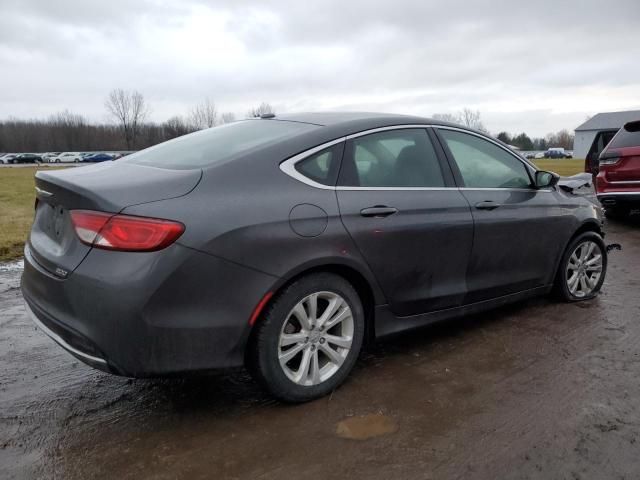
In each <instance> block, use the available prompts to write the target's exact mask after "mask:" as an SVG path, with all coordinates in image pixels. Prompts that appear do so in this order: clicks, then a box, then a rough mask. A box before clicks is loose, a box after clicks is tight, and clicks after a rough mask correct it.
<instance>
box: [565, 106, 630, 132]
mask: <svg viewBox="0 0 640 480" xmlns="http://www.w3.org/2000/svg"><path fill="white" fill-rule="evenodd" d="M634 120H640V110H629V111H627V112H604V113H598V114H597V115H594V116H593V117H591V118H590V119H589V120H587V121H586V122H584V123H583V124H582V125H580V126H579V127H577V128H576V132H579V131H584V130H617V129H619V128H621V127H622V126H623V125H624V124H625V123H627V122H632V121H634Z"/></svg>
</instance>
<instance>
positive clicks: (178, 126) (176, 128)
mask: <svg viewBox="0 0 640 480" xmlns="http://www.w3.org/2000/svg"><path fill="white" fill-rule="evenodd" d="M193 131H194V126H193V125H191V124H189V123H188V122H186V121H185V119H184V118H182V117H181V116H179V115H175V116H173V117H171V118H169V119H168V120H167V121H165V122H164V123H163V124H162V132H163V137H164V139H165V140H169V139H171V138H176V137H181V136H182V135H186V134H187V133H191V132H193Z"/></svg>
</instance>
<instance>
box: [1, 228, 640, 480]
mask: <svg viewBox="0 0 640 480" xmlns="http://www.w3.org/2000/svg"><path fill="white" fill-rule="evenodd" d="M606 240H607V242H609V243H610V242H618V243H621V244H622V245H623V251H622V252H614V253H612V254H611V256H610V264H609V273H608V276H607V280H606V283H605V285H604V287H603V292H602V294H601V295H600V296H599V297H598V298H597V299H595V300H593V301H590V302H585V303H578V304H572V305H569V304H560V303H555V302H553V301H551V300H549V299H545V298H542V299H538V300H533V301H529V302H526V303H521V304H518V305H515V306H511V307H508V308H503V309H501V310H498V311H494V312H490V313H487V314H484V315H478V316H473V317H468V318H464V319H461V320H458V321H452V322H448V323H446V324H441V325H438V326H435V327H431V328H427V329H424V330H421V331H419V332H418V333H411V334H408V335H405V336H402V337H397V338H394V339H392V340H388V341H385V342H384V343H381V344H378V345H376V346H374V347H372V348H371V349H370V350H369V351H368V352H366V353H365V354H364V355H363V356H362V358H361V360H360V362H359V363H358V365H357V368H356V369H355V371H354V372H353V374H352V375H351V377H350V379H349V380H348V381H347V383H346V384H345V385H344V386H343V387H342V388H340V389H339V390H338V391H336V392H335V393H334V394H333V395H332V396H330V397H327V398H324V399H321V400H318V401H316V402H313V403H309V404H305V405H300V406H286V405H281V404H278V403H277V402H275V401H273V400H271V399H270V398H269V397H267V396H266V395H265V394H263V393H262V392H261V391H260V390H259V389H258V388H257V387H256V386H255V385H254V384H253V382H252V381H251V379H250V378H249V377H248V376H247V375H245V374H244V373H238V372H236V373H233V374H230V373H227V374H220V375H217V376H214V377H201V378H192V379H186V380H179V379H176V380H162V381H158V380H155V381H153V380H130V379H126V378H119V377H115V376H110V375H108V374H104V373H100V372H97V371H94V370H92V369H91V368H89V367H87V366H85V365H83V364H81V363H79V362H78V361H76V360H74V359H73V358H72V357H71V356H69V355H68V354H67V353H66V352H64V351H63V350H62V349H61V348H59V347H58V346H57V345H55V344H54V343H53V342H52V341H51V340H49V339H48V338H47V337H46V336H45V335H44V334H43V333H41V332H39V331H37V330H36V329H35V328H34V326H33V325H32V324H31V323H30V321H29V320H28V319H27V317H26V315H25V311H24V308H23V306H22V299H21V296H20V291H19V289H18V282H19V275H20V267H19V265H15V264H13V265H9V266H6V265H5V266H3V267H0V327H1V329H0V477H2V478H29V479H31V478H61V479H62V478H64V479H87V478H118V479H129V478H131V479H136V480H139V479H145V478H154V479H176V478H189V479H200V478H214V479H226V478H251V479H255V478H260V479H271V478H278V479H283V478H284V479H307V478H337V477H341V478H367V479H389V478H394V479H404V478H410V479H414V478H416V479H429V478H434V479H443V478H447V479H450V478H465V479H467V478H492V479H493V478H501V479H502V478H544V479H556V478H558V479H560V478H562V479H564V478H566V479H610V478H629V479H635V478H639V477H640V400H639V399H640V382H639V379H640V216H636V217H635V218H631V219H630V220H628V221H625V222H624V223H620V222H610V223H609V225H608V235H607V239H606Z"/></svg>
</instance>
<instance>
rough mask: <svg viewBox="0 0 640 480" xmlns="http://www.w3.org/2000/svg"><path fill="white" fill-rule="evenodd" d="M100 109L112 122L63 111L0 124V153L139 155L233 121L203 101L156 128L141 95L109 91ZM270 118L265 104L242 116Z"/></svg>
mask: <svg viewBox="0 0 640 480" xmlns="http://www.w3.org/2000/svg"><path fill="white" fill-rule="evenodd" d="M105 109H106V111H107V113H108V114H109V116H110V117H111V118H112V119H113V120H114V122H113V123H93V122H90V121H89V120H88V119H87V118H86V117H84V116H83V115H79V114H77V113H73V112H70V111H68V110H65V111H63V112H59V113H56V114H54V115H51V116H49V117H48V118H47V119H45V120H18V119H9V120H3V121H0V152H12V153H19V152H65V151H78V152H82V151H97V150H104V151H125V150H139V149H142V148H146V147H150V146H152V145H155V144H157V143H161V142H164V141H166V140H171V139H172V138H176V137H179V136H181V135H185V134H187V133H191V132H195V131H197V130H202V129H204V128H209V127H213V126H216V125H221V124H224V123H229V122H233V121H235V120H236V117H235V115H234V114H233V113H231V112H222V113H219V112H218V109H217V107H216V105H215V103H214V102H213V101H212V100H210V99H209V98H205V99H204V100H203V101H202V102H200V103H198V104H197V105H195V106H194V107H193V108H192V109H191V110H190V111H188V112H187V113H186V114H185V115H174V116H172V117H171V118H168V119H167V120H166V121H164V122H162V123H156V122H151V121H149V120H148V116H149V113H150V111H151V108H150V105H149V103H148V102H147V101H146V99H145V98H144V96H143V95H142V94H141V93H140V92H138V91H135V90H132V91H127V90H122V89H115V90H112V91H111V92H110V93H109V95H108V96H107V98H106V100H105ZM265 113H275V111H274V109H273V107H272V106H271V105H269V104H268V103H264V102H263V103H262V104H260V105H258V106H257V107H254V108H251V109H250V110H248V111H247V114H246V116H247V117H259V116H260V115H262V114H265Z"/></svg>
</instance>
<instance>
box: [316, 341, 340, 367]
mask: <svg viewBox="0 0 640 480" xmlns="http://www.w3.org/2000/svg"><path fill="white" fill-rule="evenodd" d="M320 349H321V350H322V352H323V353H324V354H325V355H326V356H327V357H329V361H330V362H331V363H333V364H335V365H342V362H343V361H344V358H342V357H341V356H340V354H339V353H338V352H337V351H335V350H334V349H333V348H331V347H330V346H329V344H327V343H325V344H321V345H320Z"/></svg>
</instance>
